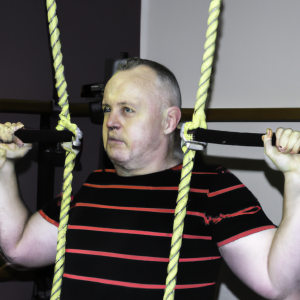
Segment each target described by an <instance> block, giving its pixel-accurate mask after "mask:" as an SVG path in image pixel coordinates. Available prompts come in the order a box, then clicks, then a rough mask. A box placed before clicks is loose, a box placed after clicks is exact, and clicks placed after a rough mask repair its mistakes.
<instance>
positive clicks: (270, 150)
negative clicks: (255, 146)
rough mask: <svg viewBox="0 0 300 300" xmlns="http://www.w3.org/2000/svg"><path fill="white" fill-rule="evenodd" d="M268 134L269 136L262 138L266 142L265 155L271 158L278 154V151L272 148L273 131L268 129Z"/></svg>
mask: <svg viewBox="0 0 300 300" xmlns="http://www.w3.org/2000/svg"><path fill="white" fill-rule="evenodd" d="M266 132H267V134H265V135H263V136H262V137H261V138H262V140H263V141H264V147H265V153H266V154H267V155H268V156H269V157H270V156H271V155H272V154H275V153H277V152H278V150H277V149H276V147H273V146H272V136H273V132H272V129H270V128H267V130H266Z"/></svg>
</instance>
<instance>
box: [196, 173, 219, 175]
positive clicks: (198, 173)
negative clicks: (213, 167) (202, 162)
mask: <svg viewBox="0 0 300 300" xmlns="http://www.w3.org/2000/svg"><path fill="white" fill-rule="evenodd" d="M192 174H214V175H218V173H212V172H192Z"/></svg>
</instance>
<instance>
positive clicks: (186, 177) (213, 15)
mask: <svg viewBox="0 0 300 300" xmlns="http://www.w3.org/2000/svg"><path fill="white" fill-rule="evenodd" d="M220 6H221V0H212V1H211V2H210V6H209V17H208V21H207V25H208V29H207V32H206V42H205V45H204V49H205V52H204V55H203V62H202V66H201V78H200V82H199V88H198V92H197V102H196V104H195V111H194V115H193V121H192V122H188V123H186V124H185V126H184V136H185V138H186V140H192V136H191V135H188V133H187V132H188V130H190V129H196V128H198V127H202V128H205V129H206V128H207V124H206V120H205V119H206V118H205V112H204V108H205V102H206V99H207V93H208V88H209V85H210V76H211V72H212V64H213V59H214V52H215V42H216V38H217V28H218V16H219V14H220ZM182 150H183V154H184V156H183V167H182V172H181V180H180V184H179V188H178V197H177V201H176V203H177V206H176V209H175V219H174V225H173V236H172V243H171V251H170V257H169V258H170V261H169V265H168V276H167V279H166V289H165V292H164V300H167V299H168V300H173V299H174V294H175V291H174V289H175V286H176V277H177V272H178V261H179V254H180V248H181V244H182V234H183V226H184V218H185V215H186V205H187V201H188V193H189V190H190V181H191V176H192V169H193V166H194V157H195V151H193V150H190V149H188V147H186V145H184V146H183V147H182Z"/></svg>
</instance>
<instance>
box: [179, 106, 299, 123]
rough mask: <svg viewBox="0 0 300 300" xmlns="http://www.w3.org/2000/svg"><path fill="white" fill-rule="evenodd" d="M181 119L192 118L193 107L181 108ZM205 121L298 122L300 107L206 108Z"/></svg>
mask: <svg viewBox="0 0 300 300" xmlns="http://www.w3.org/2000/svg"><path fill="white" fill-rule="evenodd" d="M181 112H182V121H188V120H192V115H193V112H194V109H192V108H183V109H181ZM206 120H207V122H278V121H281V122H284V121H287V122H300V108H298V107H296V108H293V107H291V108H290V107H289V108H208V109H207V110H206Z"/></svg>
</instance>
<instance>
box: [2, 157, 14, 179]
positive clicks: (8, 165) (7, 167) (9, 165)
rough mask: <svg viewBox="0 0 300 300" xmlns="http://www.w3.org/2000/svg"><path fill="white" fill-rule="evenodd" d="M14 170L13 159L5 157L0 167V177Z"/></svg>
mask: <svg viewBox="0 0 300 300" xmlns="http://www.w3.org/2000/svg"><path fill="white" fill-rule="evenodd" d="M14 172H15V160H12V159H6V160H5V162H4V164H3V166H2V167H1V168H0V178H1V177H2V176H7V175H9V174H11V173H14Z"/></svg>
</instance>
